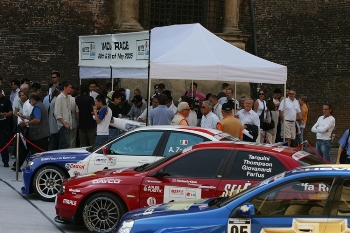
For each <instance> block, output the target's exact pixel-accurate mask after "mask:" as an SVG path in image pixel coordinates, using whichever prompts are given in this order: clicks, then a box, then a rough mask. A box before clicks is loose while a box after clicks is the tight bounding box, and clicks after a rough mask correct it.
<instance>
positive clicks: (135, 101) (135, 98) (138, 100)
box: [131, 95, 142, 103]
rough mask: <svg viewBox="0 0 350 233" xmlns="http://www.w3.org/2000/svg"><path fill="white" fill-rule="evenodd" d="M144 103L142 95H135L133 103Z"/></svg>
mask: <svg viewBox="0 0 350 233" xmlns="http://www.w3.org/2000/svg"><path fill="white" fill-rule="evenodd" d="M141 101H142V97H141V96H140V95H135V96H134V98H133V99H132V100H131V103H138V102H141Z"/></svg>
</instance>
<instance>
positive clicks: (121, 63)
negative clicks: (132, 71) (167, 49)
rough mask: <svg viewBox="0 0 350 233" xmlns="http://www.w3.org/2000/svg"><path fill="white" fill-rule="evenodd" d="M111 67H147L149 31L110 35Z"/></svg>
mask: <svg viewBox="0 0 350 233" xmlns="http://www.w3.org/2000/svg"><path fill="white" fill-rule="evenodd" d="M112 41H113V48H112V59H111V66H112V67H113V68H147V67H148V58H149V32H148V31H142V32H132V33H123V34H113V35H112Z"/></svg>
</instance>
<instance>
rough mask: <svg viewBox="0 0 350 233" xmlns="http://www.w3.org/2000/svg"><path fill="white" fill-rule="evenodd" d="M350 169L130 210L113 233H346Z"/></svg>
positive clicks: (297, 173) (323, 169)
mask: <svg viewBox="0 0 350 233" xmlns="http://www.w3.org/2000/svg"><path fill="white" fill-rule="evenodd" d="M349 170H350V165H316V166H308V167H300V168H296V169H294V170H291V171H287V172H283V173H281V174H279V175H276V176H273V177H271V178H269V179H267V180H264V181H262V182H260V183H258V184H256V185H255V186H252V188H250V189H247V190H245V191H243V192H241V193H239V194H237V195H235V196H232V197H222V198H211V199H201V200H193V201H187V202H168V203H165V204H160V205H155V206H151V207H148V208H143V209H138V210H134V211H131V212H128V213H127V214H125V215H124V216H123V218H122V219H121V221H120V223H119V225H118V227H117V230H116V232H117V233H137V232H140V233H141V232H142V233H149V232H159V233H168V232H171V233H175V232H181V233H185V232H186V233H189V232H191V233H194V232H210V233H213V232H220V233H222V232H228V233H282V232H285V233H301V232H310V233H311V232H313V233H316V232H325V233H341V232H342V233H348V232H350V222H349V221H350V175H349V174H350V173H349ZM174 195H175V194H174Z"/></svg>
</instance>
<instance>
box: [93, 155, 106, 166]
mask: <svg viewBox="0 0 350 233" xmlns="http://www.w3.org/2000/svg"><path fill="white" fill-rule="evenodd" d="M106 163H107V158H105V157H96V158H95V165H105V164H106Z"/></svg>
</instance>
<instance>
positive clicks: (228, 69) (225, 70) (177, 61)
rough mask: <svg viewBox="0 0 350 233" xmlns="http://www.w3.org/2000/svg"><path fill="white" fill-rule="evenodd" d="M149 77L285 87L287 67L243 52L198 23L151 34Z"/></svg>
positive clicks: (159, 28)
mask: <svg viewBox="0 0 350 233" xmlns="http://www.w3.org/2000/svg"><path fill="white" fill-rule="evenodd" d="M150 57H151V59H150V78H151V79H152V78H157V79H193V80H218V81H234V82H252V83H271V84H285V83H286V81H287V67H286V66H282V65H279V64H276V63H273V62H270V61H267V60H264V59H262V58H259V57H256V56H254V55H252V54H250V53H247V52H245V51H243V50H241V49H239V48H237V47H235V46H233V45H231V44H229V43H227V42H226V41H224V40H222V39H221V38H219V37H217V36H216V35H214V34H213V33H211V32H210V31H208V30H207V29H206V28H204V27H203V26H202V25H200V24H185V25H173V26H167V27H158V28H154V29H152V31H151V55H150Z"/></svg>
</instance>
